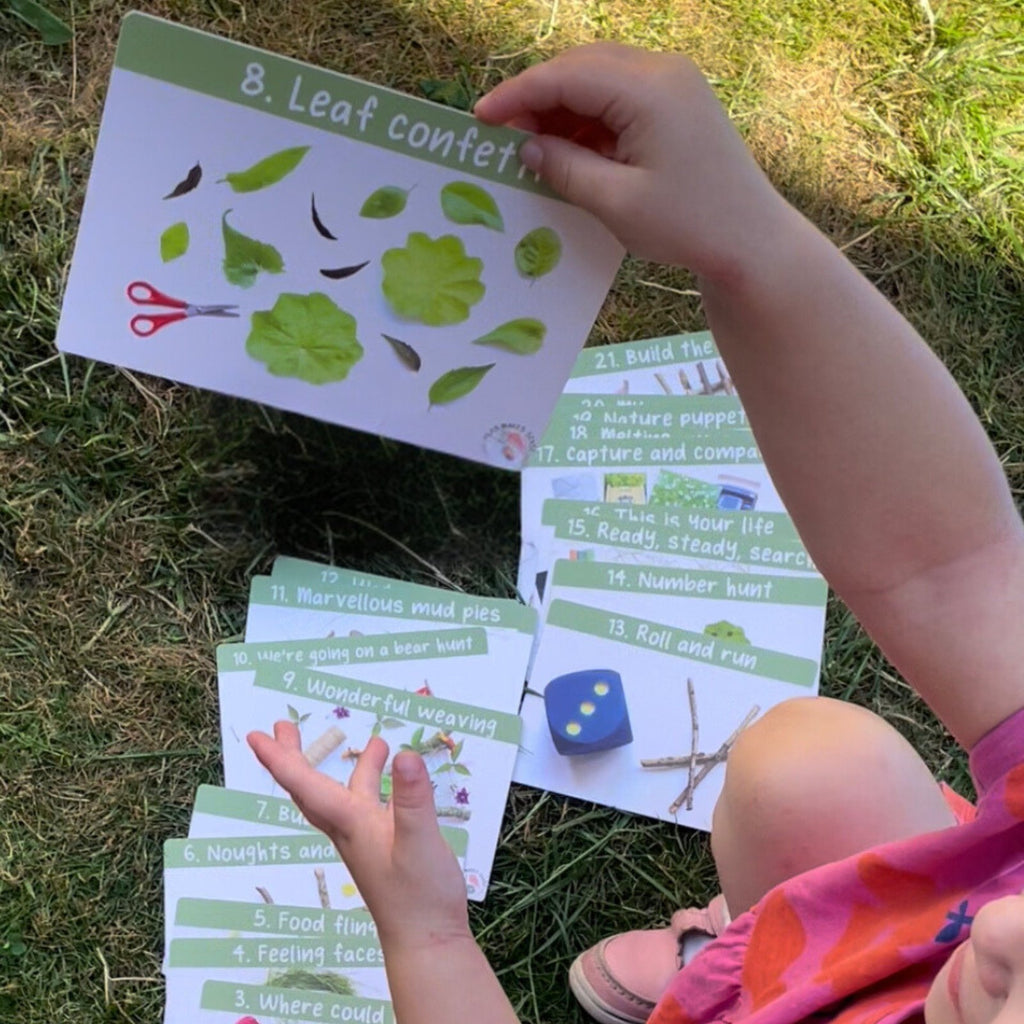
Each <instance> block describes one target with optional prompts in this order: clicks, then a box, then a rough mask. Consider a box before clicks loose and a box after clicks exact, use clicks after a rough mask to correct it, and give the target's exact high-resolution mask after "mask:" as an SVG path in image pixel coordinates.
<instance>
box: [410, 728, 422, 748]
mask: <svg viewBox="0 0 1024 1024" xmlns="http://www.w3.org/2000/svg"><path fill="white" fill-rule="evenodd" d="M423 728H424V727H423V726H422V725H421V726H420V727H419V728H418V729H417V730H416V731H415V732H414V733H413V734H412V739H410V740H409V742H410V743H411V744H412V745H413V746H414V747H418V746H419V745H420V744H421V743H422V742H423Z"/></svg>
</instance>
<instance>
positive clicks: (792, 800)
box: [711, 697, 955, 917]
mask: <svg viewBox="0 0 1024 1024" xmlns="http://www.w3.org/2000/svg"><path fill="white" fill-rule="evenodd" d="M954 823H955V819H954V817H953V814H952V812H951V811H950V810H949V808H948V806H947V805H946V802H945V800H944V798H943V797H942V794H941V792H940V790H939V787H938V786H937V785H936V783H935V780H934V779H933V778H932V775H931V773H930V772H929V770H928V768H927V766H926V765H925V763H924V762H923V761H922V760H921V758H920V757H919V756H918V754H917V753H916V752H915V750H914V748H913V747H911V746H910V744H909V743H908V742H907V741H906V740H905V739H903V737H902V736H900V734H899V733H898V732H897V731H896V730H895V729H893V728H892V726H890V725H888V724H887V723H886V722H884V721H883V720H882V719H881V718H879V717H878V716H877V715H875V714H872V713H871V712H870V711H867V710H866V709H864V708H861V707H857V706H856V705H854V704H847V703H845V702H844V701H837V700H831V699H829V698H826V697H804V698H797V699H795V700H790V701H786V702H785V703H783V704H780V705H778V706H776V707H775V708H773V709H772V710H771V711H769V712H768V713H767V714H766V715H764V717H763V718H761V719H760V720H759V721H757V722H755V723H754V725H752V726H751V727H750V728H749V729H748V730H747V731H746V732H744V733H743V734H742V735H741V736H740V739H739V740H738V741H737V743H736V745H735V747H734V748H733V750H732V753H731V754H730V756H729V760H728V762H727V763H726V773H725V784H724V786H723V789H722V793H721V796H720V797H719V800H718V803H717V805H716V807H715V813H714V818H713V821H712V830H711V848H712V851H713V853H714V857H715V864H716V866H717V868H718V876H719V880H720V881H721V884H722V891H723V892H724V893H725V899H726V903H727V904H728V906H729V910H730V912H731V913H732V915H733V916H734V917H735V916H736V915H738V914H741V913H743V912H744V911H745V910H748V909H749V908H750V907H751V906H752V905H753V904H754V903H756V902H757V901H758V900H759V899H760V898H761V897H762V896H763V895H764V894H765V893H766V892H767V891H768V890H769V889H771V888H772V887H773V886H775V885H777V884H778V883H779V882H782V881H785V880H786V879H787V878H791V877H793V876H794V875H797V874H800V873H801V872H803V871H807V870H809V869H811V868H814V867H818V866H819V865H821V864H826V863H828V862H829V861H834V860H840V859H841V858H843V857H847V856H850V855H851V854H854V853H858V852H860V851H861V850H866V849H868V848H869V847H872V846H876V845H878V844H879V843H885V842H890V841H892V840H895V839H901V838H904V837H906V836H911V835H915V834H917V833H921V832H930V831H933V830H935V829H939V828H945V827H947V826H949V825H952V824H954Z"/></svg>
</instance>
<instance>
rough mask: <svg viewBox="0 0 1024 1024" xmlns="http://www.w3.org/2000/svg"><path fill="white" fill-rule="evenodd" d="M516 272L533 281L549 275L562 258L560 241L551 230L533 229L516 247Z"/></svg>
mask: <svg viewBox="0 0 1024 1024" xmlns="http://www.w3.org/2000/svg"><path fill="white" fill-rule="evenodd" d="M515 258H516V270H518V271H519V273H520V274H522V276H523V277H528V278H530V279H531V280H535V279H536V278H538V277H543V276H544V275H545V274H550V273H551V271H552V270H554V269H555V267H557V266H558V261H559V260H560V259H561V258H562V240H561V239H560V238H559V237H558V235H557V234H556V233H555V232H554V231H552V229H551V228H534V229H533V231H528V232H527V233H526V234H525V235H523V237H522V238H521V239H520V240H519V244H518V245H517V246H516V254H515Z"/></svg>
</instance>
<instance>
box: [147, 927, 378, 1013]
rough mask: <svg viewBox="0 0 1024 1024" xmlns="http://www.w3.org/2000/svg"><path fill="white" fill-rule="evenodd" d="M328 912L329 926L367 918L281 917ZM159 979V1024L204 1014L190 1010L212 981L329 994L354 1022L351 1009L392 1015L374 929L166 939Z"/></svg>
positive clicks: (197, 1002)
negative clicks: (163, 997)
mask: <svg viewBox="0 0 1024 1024" xmlns="http://www.w3.org/2000/svg"><path fill="white" fill-rule="evenodd" d="M328 914H330V916H331V918H332V921H331V923H332V924H335V925H340V924H342V923H344V924H345V926H346V927H348V926H350V925H352V924H358V925H362V924H364V922H363V921H362V920H360V918H368V917H369V915H368V914H366V913H365V912H358V911H357V912H354V913H353V914H351V915H349V914H343V912H330V911H320V914H319V915H317V914H316V911H313V912H309V911H308V910H307V911H306V912H305V913H304V912H303V911H302V910H300V909H298V908H295V909H292V910H290V911H289V912H288V915H287V916H289V917H291V918H293V919H299V920H302V919H305V920H309V921H312V920H313V919H314V916H316V917H320V918H321V919H322V918H326V916H327V915H328ZM357 915H358V916H357ZM235 916H236V918H237V919H238V920H240V921H242V922H245V921H246V918H249V919H250V920H251V918H252V912H251V911H249V913H248V914H246V913H244V912H243V913H240V914H239V913H236V915H235ZM278 916H281V915H278ZM325 923H326V921H325ZM164 976H165V977H166V979H167V1002H166V1010H165V1015H164V1021H165V1024H178V1022H180V1024H187V1022H191V1021H192V1020H193V1019H199V1020H202V1019H204V1018H203V1017H202V1016H201V1015H198V1016H196V1017H193V1016H192V1014H195V1012H196V1011H197V1010H199V1009H200V1008H201V1004H202V1001H203V1000H202V993H203V989H204V986H205V985H206V983H207V982H210V981H218V982H222V983H231V984H237V985H244V986H246V987H251V988H259V987H265V988H267V989H269V990H271V991H276V990H279V989H293V990H296V991H300V992H306V993H307V994H310V993H320V992H326V993H330V994H331V995H332V996H340V997H342V998H343V999H344V1000H345V1002H344V1004H343V1005H347V1006H348V1007H349V1011H350V1013H351V1014H352V1016H350V1017H349V1019H352V1020H357V1019H359V1017H358V1016H355V1014H358V1013H359V1012H360V1011H362V1012H367V1011H370V1012H372V1010H377V1009H382V1010H384V1012H385V1013H390V1009H391V1008H390V992H389V989H388V984H387V976H386V974H385V972H384V955H383V952H382V951H381V948H380V943H379V941H378V940H377V936H376V930H375V929H374V930H372V931H371V930H369V929H367V930H365V931H363V930H362V929H361V928H359V929H357V931H356V933H355V934H342V935H337V936H326V935H320V936H308V937H307V936H294V935H271V934H262V935H255V936H242V935H237V936H231V937H227V938H211V937H202V938H171V939H170V941H169V942H168V944H167V955H166V967H165V969H164ZM202 1008H203V1009H215V1007H202ZM209 1019H211V1020H215V1019H216V1018H215V1017H210V1018H209ZM367 1019H368V1018H367Z"/></svg>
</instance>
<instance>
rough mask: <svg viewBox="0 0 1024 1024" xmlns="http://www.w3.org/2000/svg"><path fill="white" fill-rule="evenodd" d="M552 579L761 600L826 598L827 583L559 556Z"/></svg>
mask: <svg viewBox="0 0 1024 1024" xmlns="http://www.w3.org/2000/svg"><path fill="white" fill-rule="evenodd" d="M552 584H553V585H554V586H561V587H586V588H588V589H591V590H614V591H616V592H619V593H621V592H623V591H626V592H629V593H638V594H663V595H665V596H666V597H696V598H709V599H712V600H718V601H722V600H725V601H751V602H756V603H762V604H791V605H808V606H810V607H813V608H820V607H822V606H823V605H824V604H825V598H826V597H827V596H828V587H827V585H826V584H825V581H824V580H823V579H821V578H820V577H803V576H762V575H761V574H759V573H758V574H754V573H732V572H705V571H700V570H696V569H662V568H660V567H658V566H651V565H620V564H619V563H617V562H586V561H572V560H570V559H565V558H563V559H559V560H558V561H557V562H556V563H555V572H554V575H553V577H552Z"/></svg>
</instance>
